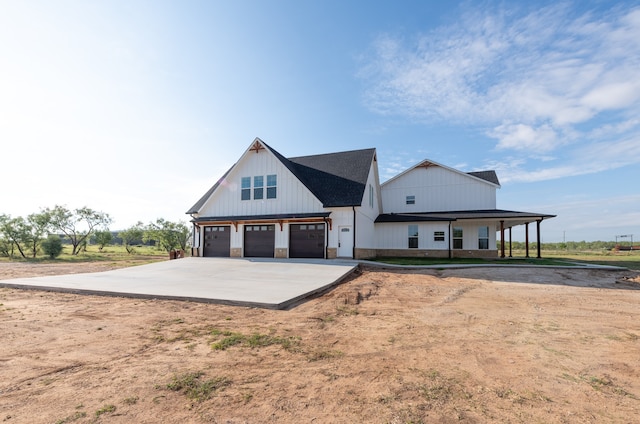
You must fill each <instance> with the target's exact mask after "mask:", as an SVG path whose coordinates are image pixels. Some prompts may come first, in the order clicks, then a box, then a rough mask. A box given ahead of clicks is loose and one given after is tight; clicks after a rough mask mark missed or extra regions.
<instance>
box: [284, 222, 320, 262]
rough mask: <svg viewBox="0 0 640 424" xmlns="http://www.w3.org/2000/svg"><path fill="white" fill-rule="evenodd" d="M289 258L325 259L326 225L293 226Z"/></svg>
mask: <svg viewBox="0 0 640 424" xmlns="http://www.w3.org/2000/svg"><path fill="white" fill-rule="evenodd" d="M289 257H290V258H324V224H291V225H290V226H289Z"/></svg>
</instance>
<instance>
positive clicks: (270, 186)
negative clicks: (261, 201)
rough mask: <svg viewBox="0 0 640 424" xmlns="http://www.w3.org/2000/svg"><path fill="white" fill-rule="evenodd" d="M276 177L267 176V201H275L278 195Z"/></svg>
mask: <svg viewBox="0 0 640 424" xmlns="http://www.w3.org/2000/svg"><path fill="white" fill-rule="evenodd" d="M277 185H278V176H277V175H267V199H275V198H276V196H277V194H278V191H277V190H278V188H277Z"/></svg>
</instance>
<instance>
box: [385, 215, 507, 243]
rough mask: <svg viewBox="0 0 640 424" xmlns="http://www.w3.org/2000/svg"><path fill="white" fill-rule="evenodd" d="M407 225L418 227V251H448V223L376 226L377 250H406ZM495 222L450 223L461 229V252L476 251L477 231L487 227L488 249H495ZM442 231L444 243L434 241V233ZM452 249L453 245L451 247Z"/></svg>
mask: <svg viewBox="0 0 640 424" xmlns="http://www.w3.org/2000/svg"><path fill="white" fill-rule="evenodd" d="M409 225H417V226H418V249H425V250H448V249H449V223H448V222H429V223H421V222H402V223H400V222H393V223H378V224H376V248H378V249H408V248H409ZM495 225H496V224H495V222H493V221H489V222H486V221H471V222H468V221H465V222H460V221H458V222H452V223H451V230H452V231H453V228H454V227H460V228H462V250H478V235H479V233H478V231H479V228H480V227H489V249H488V250H495V249H496V232H495ZM436 231H444V241H435V240H434V233H435V232H436ZM451 247H452V248H453V244H452V246H451Z"/></svg>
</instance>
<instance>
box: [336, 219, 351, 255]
mask: <svg viewBox="0 0 640 424" xmlns="http://www.w3.org/2000/svg"><path fill="white" fill-rule="evenodd" d="M338 257H340V258H352V257H353V234H352V233H351V227H338Z"/></svg>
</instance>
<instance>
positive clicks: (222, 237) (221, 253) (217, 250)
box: [202, 226, 231, 258]
mask: <svg viewBox="0 0 640 424" xmlns="http://www.w3.org/2000/svg"><path fill="white" fill-rule="evenodd" d="M230 247H231V231H230V227H228V226H219V227H204V248H203V249H202V256H207V257H218V258H228V257H229V256H230V250H231V249H230Z"/></svg>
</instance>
